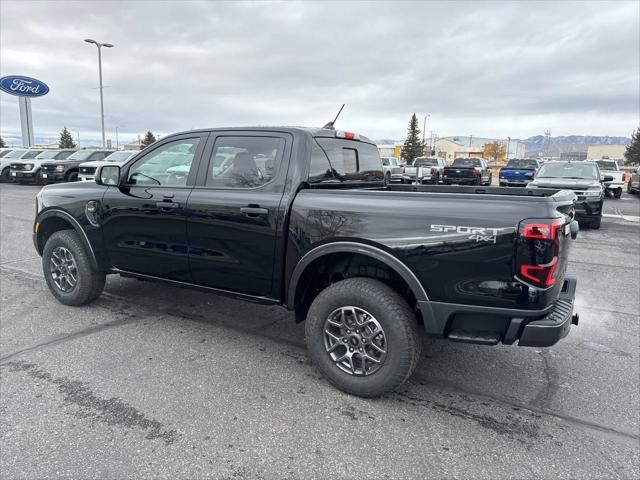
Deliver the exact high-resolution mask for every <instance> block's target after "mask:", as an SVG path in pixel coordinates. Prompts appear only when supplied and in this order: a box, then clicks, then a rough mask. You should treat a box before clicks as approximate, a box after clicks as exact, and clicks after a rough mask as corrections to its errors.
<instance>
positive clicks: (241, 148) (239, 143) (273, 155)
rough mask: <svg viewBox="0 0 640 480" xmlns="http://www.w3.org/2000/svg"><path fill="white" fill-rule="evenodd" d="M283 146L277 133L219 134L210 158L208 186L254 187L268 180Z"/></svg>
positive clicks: (279, 158)
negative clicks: (271, 135)
mask: <svg viewBox="0 0 640 480" xmlns="http://www.w3.org/2000/svg"><path fill="white" fill-rule="evenodd" d="M284 146H285V142H284V140H283V139H282V138H280V137H264V136H255V137H253V136H240V135H238V136H225V137H218V138H217V139H216V143H215V145H214V147H213V152H212V153H211V160H210V161H209V171H208V172H207V183H206V185H207V187H225V188H256V187H260V186H262V185H264V184H266V183H269V182H270V181H271V180H272V179H273V178H274V176H275V173H276V171H277V169H278V166H279V164H280V162H281V158H282V154H283V152H284Z"/></svg>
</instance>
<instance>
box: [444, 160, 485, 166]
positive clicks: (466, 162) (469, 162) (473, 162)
mask: <svg viewBox="0 0 640 480" xmlns="http://www.w3.org/2000/svg"><path fill="white" fill-rule="evenodd" d="M451 166H452V167H482V163H481V162H480V159H479V158H456V159H455V160H454V161H453V163H452V164H451Z"/></svg>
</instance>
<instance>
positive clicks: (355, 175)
mask: <svg viewBox="0 0 640 480" xmlns="http://www.w3.org/2000/svg"><path fill="white" fill-rule="evenodd" d="M315 140H316V142H317V143H318V145H319V146H320V148H321V149H322V152H323V153H324V155H325V157H326V162H327V163H328V167H329V168H330V173H331V177H328V178H327V175H325V176H324V180H338V181H353V180H363V181H370V182H371V181H382V179H383V178H384V176H383V173H382V161H381V160H380V154H379V152H378V149H377V147H376V146H375V145H370V144H368V143H364V142H356V141H350V140H342V139H337V138H316V139H315ZM313 163H314V162H313V161H312V169H311V171H310V175H309V177H310V178H309V181H310V182H313V181H314V168H313V167H314V165H313ZM316 181H317V180H316Z"/></svg>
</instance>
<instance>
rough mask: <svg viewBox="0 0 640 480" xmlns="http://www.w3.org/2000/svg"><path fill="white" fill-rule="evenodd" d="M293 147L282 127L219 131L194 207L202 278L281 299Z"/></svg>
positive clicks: (196, 270) (195, 267)
mask: <svg viewBox="0 0 640 480" xmlns="http://www.w3.org/2000/svg"><path fill="white" fill-rule="evenodd" d="M292 144H293V137H292V136H291V135H290V134H287V133H282V132H257V131H229V132H215V133H212V135H211V137H210V139H209V141H208V144H207V149H206V150H205V154H204V156H203V159H202V165H201V167H200V171H199V173H198V179H197V182H196V183H197V185H196V187H195V188H194V189H193V192H192V194H191V197H190V198H189V204H188V206H189V211H190V216H189V219H188V221H187V235H188V238H189V251H190V253H189V262H190V265H191V274H192V277H193V280H194V282H196V283H199V284H201V285H206V286H209V287H214V288H219V289H223V290H229V291H235V292H240V293H245V294H250V295H255V296H264V297H272V298H274V297H276V296H277V294H276V293H275V290H276V289H277V286H274V285H273V282H272V276H273V268H274V258H275V249H276V242H277V235H278V232H279V229H278V224H279V222H281V221H282V218H283V216H284V213H283V212H282V208H281V207H280V202H281V199H282V196H283V192H284V185H285V181H286V177H287V168H288V165H289V157H290V155H291V147H292Z"/></svg>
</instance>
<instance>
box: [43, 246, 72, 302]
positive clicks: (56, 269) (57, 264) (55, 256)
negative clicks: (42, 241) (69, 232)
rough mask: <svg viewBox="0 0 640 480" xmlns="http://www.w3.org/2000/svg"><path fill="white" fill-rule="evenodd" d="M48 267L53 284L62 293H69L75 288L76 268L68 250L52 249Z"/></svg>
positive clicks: (61, 248)
mask: <svg viewBox="0 0 640 480" xmlns="http://www.w3.org/2000/svg"><path fill="white" fill-rule="evenodd" d="M49 266H50V269H51V277H52V278H53V283H54V284H55V285H56V287H58V288H59V289H60V290H61V291H62V292H64V293H69V292H71V291H72V290H73V289H74V288H76V285H77V284H78V266H77V265H76V259H75V258H74V257H73V254H72V253H71V251H70V250H69V249H67V248H65V247H56V248H54V249H53V252H52V253H51V258H50V265H49Z"/></svg>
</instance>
